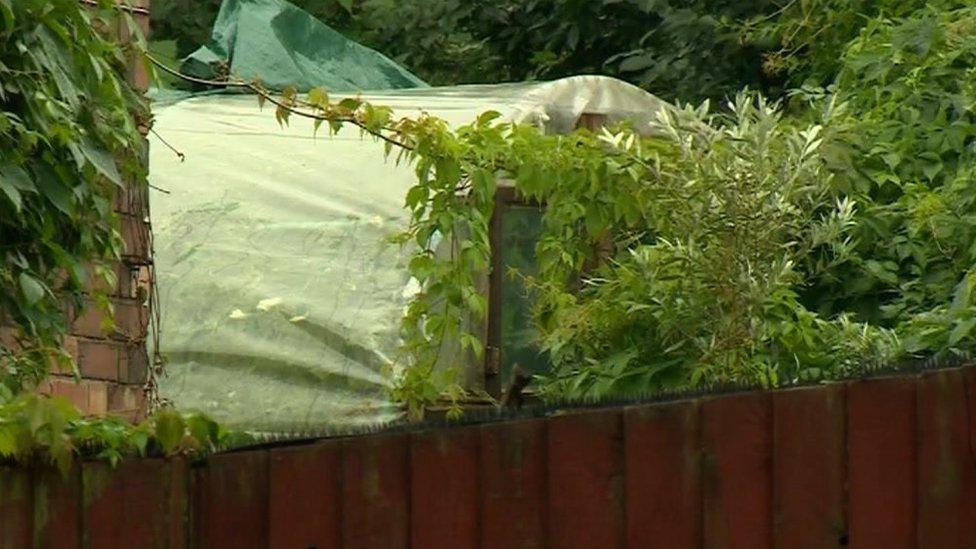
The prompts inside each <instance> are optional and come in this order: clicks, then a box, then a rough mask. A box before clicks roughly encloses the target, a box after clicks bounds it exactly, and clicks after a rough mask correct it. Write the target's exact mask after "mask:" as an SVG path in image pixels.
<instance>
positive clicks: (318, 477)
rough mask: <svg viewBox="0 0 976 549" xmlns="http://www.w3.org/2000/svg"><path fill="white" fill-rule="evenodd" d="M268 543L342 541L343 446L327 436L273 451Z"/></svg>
mask: <svg viewBox="0 0 976 549" xmlns="http://www.w3.org/2000/svg"><path fill="white" fill-rule="evenodd" d="M270 459H271V471H270V473H269V475H270V484H271V486H270V492H269V498H270V503H269V512H270V519H269V526H268V527H269V533H268V535H269V537H270V540H271V547H298V548H306V547H315V548H316V549H339V548H340V547H341V546H342V536H341V534H342V530H341V529H342V523H341V520H342V515H341V511H342V492H341V485H340V481H341V473H342V471H341V464H342V461H341V460H342V447H341V445H340V443H339V442H337V441H331V442H325V443H320V444H312V445H308V446H299V447H295V448H282V449H278V450H272V451H271V457H270Z"/></svg>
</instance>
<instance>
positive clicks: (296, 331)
mask: <svg viewBox="0 0 976 549" xmlns="http://www.w3.org/2000/svg"><path fill="white" fill-rule="evenodd" d="M570 80H575V84H573V85H574V86H575V87H576V88H577V89H578V92H579V93H578V95H579V96H580V97H588V98H589V99H587V100H586V101H579V102H578V103H577V106H576V107H575V108H576V109H577V111H573V108H574V107H573V104H572V102H571V101H563V102H562V103H560V102H558V101H551V102H550V101H549V99H548V96H547V95H546V94H545V90H546V89H547V87H548V88H549V89H557V90H562V91H561V92H560V93H561V94H562V95H561V96H560V97H564V96H566V92H565V87H566V86H567V85H569V84H567V81H563V82H557V83H549V84H509V85H497V86H462V87H454V88H430V89H424V90H400V91H394V92H377V93H372V94H366V95H365V97H364V98H365V99H366V100H369V101H372V102H374V103H375V104H378V105H388V106H391V107H393V108H394V111H395V113H396V114H397V115H399V116H409V115H416V114H418V113H419V112H421V111H425V112H428V113H430V114H432V115H435V116H440V117H442V118H445V119H446V120H448V121H449V122H450V123H451V124H454V125H459V124H463V123H466V122H469V121H471V120H473V119H474V118H475V117H477V115H478V114H480V113H482V112H484V111H485V110H488V109H494V110H497V111H499V112H501V113H502V114H503V115H504V116H506V117H508V118H510V119H516V120H523V121H528V122H532V123H537V124H541V125H549V124H552V123H553V121H554V120H555V121H560V120H565V119H567V118H572V117H578V116H579V114H580V113H581V112H584V110H585V111H586V112H598V113H601V114H608V115H611V116H614V113H625V112H626V113H630V114H628V116H634V115H635V113H636V115H639V116H641V117H650V116H653V112H654V111H656V110H657V109H659V108H660V106H661V105H662V104H661V103H660V101H659V100H657V99H656V98H655V97H653V96H651V95H649V94H646V93H644V92H640V93H639V94H634V89H636V88H633V87H632V86H628V85H626V84H623V83H622V82H618V81H615V80H612V79H609V78H602V77H578V78H576V79H570ZM615 90H616V93H615ZM638 91H639V90H638ZM570 95H571V94H570ZM594 98H595V99H594ZM611 107H612V108H611ZM155 116H156V120H155V130H156V132H157V133H158V134H159V135H160V136H162V138H164V139H166V140H167V142H169V143H170V144H171V145H172V146H173V147H175V148H176V149H178V150H180V151H181V152H183V153H184V154H185V155H186V161H185V162H180V160H179V159H178V158H177V156H176V155H175V154H174V153H173V152H172V151H170V150H169V148H168V147H167V146H166V145H164V144H163V143H162V142H161V141H160V140H159V139H158V138H156V137H154V136H151V137H150V141H151V148H150V151H151V153H150V183H151V184H152V185H154V186H155V187H158V188H159V189H161V191H153V195H152V203H151V209H152V221H153V231H154V241H155V251H156V278H157V284H158V288H159V292H160V303H159V307H160V311H161V325H160V332H159V336H160V350H161V352H162V354H163V355H164V356H165V357H166V359H167V375H166V376H164V378H163V379H162V380H161V391H162V395H163V396H164V397H166V398H168V399H170V400H172V401H173V402H174V403H175V404H177V405H178V406H180V407H181V408H183V409H199V410H202V411H205V412H208V413H210V414H212V415H213V416H215V417H217V418H218V419H220V420H222V421H224V422H226V423H228V424H230V425H233V426H238V427H245V428H250V429H255V430H278V429H301V428H305V427H309V426H316V427H325V426H353V425H363V424H375V423H382V422H386V421H391V420H393V419H396V418H398V417H399V416H400V414H401V410H400V409H399V408H398V407H397V406H394V405H393V404H391V402H390V400H389V396H388V394H389V391H388V390H389V386H390V375H391V374H390V372H391V371H392V370H391V368H392V366H393V365H394V363H396V361H397V358H398V356H397V353H398V344H399V339H398V334H399V321H400V317H401V315H402V313H403V310H404V307H405V306H406V303H407V301H408V299H409V297H410V295H411V292H414V291H416V289H417V285H416V282H415V281H411V279H410V276H409V273H408V271H407V268H406V264H407V260H408V255H409V252H410V250H409V249H401V248H400V247H399V245H397V244H394V243H391V242H390V237H391V236H393V235H394V234H396V233H397V232H399V231H401V230H402V229H403V228H404V227H405V224H406V222H407V214H406V211H405V209H404V197H405V195H406V192H407V190H408V189H409V188H410V186H411V185H412V184H413V181H414V179H413V175H412V170H411V168H410V167H408V166H396V165H395V164H394V162H393V161H392V160H386V159H384V156H383V146H382V145H381V144H380V143H376V142H374V141H372V140H371V139H369V138H363V137H361V135H360V133H359V131H358V130H356V129H354V128H349V129H344V130H343V131H342V132H341V133H340V134H339V135H337V136H335V137H328V136H326V135H319V136H318V137H316V136H314V135H313V131H312V125H311V122H310V121H307V120H302V119H299V118H293V119H292V121H291V125H290V126H287V127H284V128H280V127H279V126H278V124H277V123H276V122H275V117H274V113H273V112H272V111H271V110H268V109H266V110H263V111H262V110H260V109H259V107H258V104H257V101H256V99H255V98H253V97H248V96H240V95H216V96H214V95H210V96H205V97H199V98H195V99H188V100H185V101H181V102H178V103H175V104H171V105H166V106H163V107H161V108H157V109H156V112H155ZM559 123H560V124H563V123H564V122H559Z"/></svg>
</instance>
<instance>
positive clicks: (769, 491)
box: [0, 367, 976, 549]
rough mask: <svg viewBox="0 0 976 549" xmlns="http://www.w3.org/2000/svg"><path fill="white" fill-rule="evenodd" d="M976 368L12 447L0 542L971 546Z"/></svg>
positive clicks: (975, 529) (975, 497) (974, 545)
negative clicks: (595, 402) (586, 403)
mask: <svg viewBox="0 0 976 549" xmlns="http://www.w3.org/2000/svg"><path fill="white" fill-rule="evenodd" d="M974 449H976V368H973V367H967V368H964V369H947V370H937V371H931V372H926V373H924V374H921V375H906V376H900V377H892V378H878V379H868V380H860V381H853V382H847V383H838V384H830V385H824V386H816V387H807V388H798V389H789V390H784V391H773V392H756V393H744V394H736V395H729V396H724V397H710V398H703V399H696V400H689V401H681V402H670V403H657V404H646V405H638V406H631V407H625V408H620V409H607V410H596V411H584V412H574V413H557V414H554V415H551V416H547V417H545V418H538V419H527V420H521V421H513V422H510V423H497V424H485V425H479V426H462V427H457V428H446V429H443V430H436V431H427V432H417V433H413V434H394V433H386V434H377V435H372V436H363V437H352V438H347V439H341V440H328V441H322V442H318V443H314V444H309V445H306V446H299V447H284V448H277V449H272V450H250V451H244V452H236V453H226V454H218V455H215V456H211V457H209V458H208V459H207V460H206V461H205V462H203V463H200V464H198V465H195V466H194V467H193V468H192V469H191V468H190V466H189V464H188V462H187V461H186V460H183V459H172V460H163V459H133V460H127V461H125V462H123V463H122V464H121V465H120V466H119V467H118V468H117V469H113V468H111V467H109V466H108V465H107V464H105V463H96V462H86V463H82V464H75V465H74V467H73V468H72V469H71V470H70V472H69V474H68V475H67V476H66V477H62V476H61V474H60V473H59V472H58V471H56V470H53V469H51V468H48V467H43V466H37V467H32V468H17V467H13V466H5V467H0V549H4V548H6V547H36V548H44V549H82V548H84V549H89V548H105V549H112V548H115V547H119V548H123V547H124V548H128V547H148V548H154V547H159V548H162V547H165V548H168V549H177V548H179V549H187V548H190V547H199V548H207V549H213V548H217V549H220V548H223V547H228V548H231V547H233V548H235V549H237V548H244V549H246V548H249V547H253V548H266V547H300V548H307V547H315V548H316V549H335V548H339V547H342V548H345V549H351V548H356V549H359V548H364V549H371V548H383V549H391V548H392V549H396V548H407V547H417V548H421V547H422V548H424V549H437V548H439V547H452V548H461V549H463V548H468V547H478V548H479V549H495V548H506V549H507V548H513V549H542V548H558V549H573V548H584V547H585V548H596V547H599V548H601V549H602V548H610V549H613V548H622V547H629V548H637V547H640V548H649V549H655V548H669V549H672V548H673V549H683V548H695V549H699V548H704V549H707V548H723V549H724V548H738V547H742V548H749V549H756V548H758V549H762V548H769V547H776V548H777V549H785V548H789V549H804V548H807V547H809V548H818V549H819V548H823V547H837V548H840V547H845V546H847V547H854V548H858V549H914V548H917V549H928V548H930V547H931V548H939V549H942V548H947V549H955V548H970V549H976V458H974V456H976V450H974Z"/></svg>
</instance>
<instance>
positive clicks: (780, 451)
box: [773, 384, 848, 549]
mask: <svg viewBox="0 0 976 549" xmlns="http://www.w3.org/2000/svg"><path fill="white" fill-rule="evenodd" d="M844 409H845V402H844V386H843V385H841V384H831V385H826V386H819V387H808V388H803V389H793V390H789V391H780V392H777V393H775V394H774V395H773V508H774V511H773V521H774V530H775V535H774V545H775V547H776V548H777V549H805V548H809V549H826V548H829V547H844V546H846V545H847V541H848V539H847V538H848V536H847V516H846V513H845V509H844V504H845V493H844V480H845V467H846V464H845V462H844V445H845V436H844V429H845V426H844Z"/></svg>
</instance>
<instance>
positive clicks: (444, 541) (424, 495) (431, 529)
mask: <svg viewBox="0 0 976 549" xmlns="http://www.w3.org/2000/svg"><path fill="white" fill-rule="evenodd" d="M479 435H480V433H479V431H478V429H477V428H471V427H465V428H458V429H450V430H442V431H431V432H423V433H417V434H415V435H413V437H412V439H411V446H410V455H411V457H410V463H411V474H410V481H411V488H410V495H411V499H410V538H411V547H425V548H430V549H440V548H443V549H469V548H470V549H477V548H478V547H479V546H480V539H481V532H480V531H479V525H480V523H481V520H480V518H481V517H480V513H479V504H480V499H481V497H480V494H479V476H480V473H481V468H480V467H479V464H478V461H479V459H480V457H481V456H480V454H481V452H480V448H479V446H480V438H481V437H480V436H479Z"/></svg>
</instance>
